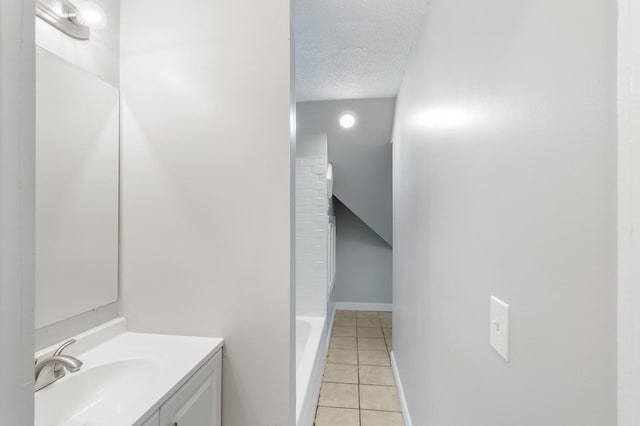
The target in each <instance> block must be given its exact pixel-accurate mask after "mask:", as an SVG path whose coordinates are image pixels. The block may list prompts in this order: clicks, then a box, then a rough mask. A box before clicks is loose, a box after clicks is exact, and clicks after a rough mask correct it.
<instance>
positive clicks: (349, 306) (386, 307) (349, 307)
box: [336, 302, 393, 312]
mask: <svg viewBox="0 0 640 426" xmlns="http://www.w3.org/2000/svg"><path fill="white" fill-rule="evenodd" d="M336 309H337V310H341V311H383V312H391V311H392V310H393V304H392V303H355V302H336Z"/></svg>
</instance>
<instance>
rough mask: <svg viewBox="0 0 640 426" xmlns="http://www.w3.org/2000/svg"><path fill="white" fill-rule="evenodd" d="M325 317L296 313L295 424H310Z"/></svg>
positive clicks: (319, 381) (325, 343) (323, 348)
mask: <svg viewBox="0 0 640 426" xmlns="http://www.w3.org/2000/svg"><path fill="white" fill-rule="evenodd" d="M325 322H326V321H325V318H322V317H296V425H297V426H311V425H313V420H314V416H315V411H316V404H317V402H318V396H319V394H320V385H321V384H322V374H323V372H324V365H325V362H326V357H327V347H328V339H327V330H328V328H325Z"/></svg>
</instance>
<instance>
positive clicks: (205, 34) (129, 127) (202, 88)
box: [120, 0, 295, 426]
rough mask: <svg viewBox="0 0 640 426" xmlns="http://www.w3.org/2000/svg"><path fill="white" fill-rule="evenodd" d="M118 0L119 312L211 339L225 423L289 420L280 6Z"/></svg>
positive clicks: (280, 1)
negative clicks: (219, 342) (216, 347)
mask: <svg viewBox="0 0 640 426" xmlns="http://www.w3.org/2000/svg"><path fill="white" fill-rule="evenodd" d="M121 6H122V14H121V17H122V22H121V29H122V32H121V40H122V44H121V74H120V84H121V85H120V87H121V96H122V160H121V161H122V164H121V166H122V176H121V178H122V184H121V224H122V228H121V249H122V251H121V271H120V273H121V289H120V290H121V293H120V309H121V313H122V314H123V316H124V317H125V318H127V325H128V326H129V328H131V329H132V330H135V331H144V332H159V333H170V334H186V335H201V336H220V337H223V338H224V339H225V347H224V353H223V357H224V359H223V395H222V401H223V411H222V412H223V423H224V424H225V425H229V426H243V425H252V426H253V425H255V426H261V425H264V426H272V425H288V424H291V423H290V421H291V420H292V418H293V410H294V409H295V404H294V402H293V401H295V399H294V395H293V393H292V392H293V390H294V389H293V386H292V383H293V379H294V377H293V370H294V368H295V361H294V359H293V355H292V333H293V330H294V328H295V325H294V323H292V316H293V311H292V277H291V273H292V268H293V265H292V260H291V258H292V257H293V254H292V253H291V251H290V247H291V238H292V232H291V226H292V216H291V212H292V209H293V206H292V205H291V204H292V200H293V197H292V194H291V189H292V180H293V179H292V176H293V175H292V172H293V163H292V155H294V154H295V151H293V152H292V144H291V136H292V135H291V129H292V125H291V124H292V123H291V122H290V120H291V117H295V111H292V108H294V107H295V106H294V105H292V104H291V99H292V98H293V91H292V89H291V81H292V76H291V68H292V61H291V48H290V42H291V34H290V21H291V18H292V11H291V8H290V2H289V0H276V1H270V2H255V1H249V0H238V1H232V2H227V1H218V0H215V1H210V0H188V1H185V2H180V4H179V5H177V4H176V3H173V2H157V1H154V0H127V1H125V2H122V5H121ZM150 11H151V12H152V13H150Z"/></svg>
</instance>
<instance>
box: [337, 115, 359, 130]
mask: <svg viewBox="0 0 640 426" xmlns="http://www.w3.org/2000/svg"><path fill="white" fill-rule="evenodd" d="M338 123H340V127H342V128H343V129H350V128H352V127H353V126H355V125H356V116H355V114H354V113H352V112H343V113H342V114H340V118H339V119H338Z"/></svg>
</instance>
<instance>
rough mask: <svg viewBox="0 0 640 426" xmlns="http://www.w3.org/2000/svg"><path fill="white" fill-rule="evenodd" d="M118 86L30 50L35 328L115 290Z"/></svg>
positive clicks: (94, 304) (108, 299) (105, 299)
mask: <svg viewBox="0 0 640 426" xmlns="http://www.w3.org/2000/svg"><path fill="white" fill-rule="evenodd" d="M118 108H119V100H118V89H117V88H115V87H113V86H112V85H110V84H108V83H106V82H105V81H103V80H101V79H100V78H99V77H97V76H95V75H92V74H90V73H88V72H86V71H84V70H82V69H80V68H78V67H76V66H74V65H72V64H71V63H69V62H67V61H65V60H63V59H62V58H60V57H58V56H56V55H54V54H52V53H50V52H48V51H46V50H44V49H42V48H38V50H37V54H36V328H41V327H44V326H47V325H50V324H53V323H55V322H58V321H61V320H64V319H67V318H70V317H72V316H75V315H78V314H81V313H83V312H87V311H90V310H92V309H96V308H98V307H100V306H104V305H107V304H109V303H112V302H115V301H116V300H117V298H118V217H119V213H118V212H119V206H118V199H119V111H118Z"/></svg>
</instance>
